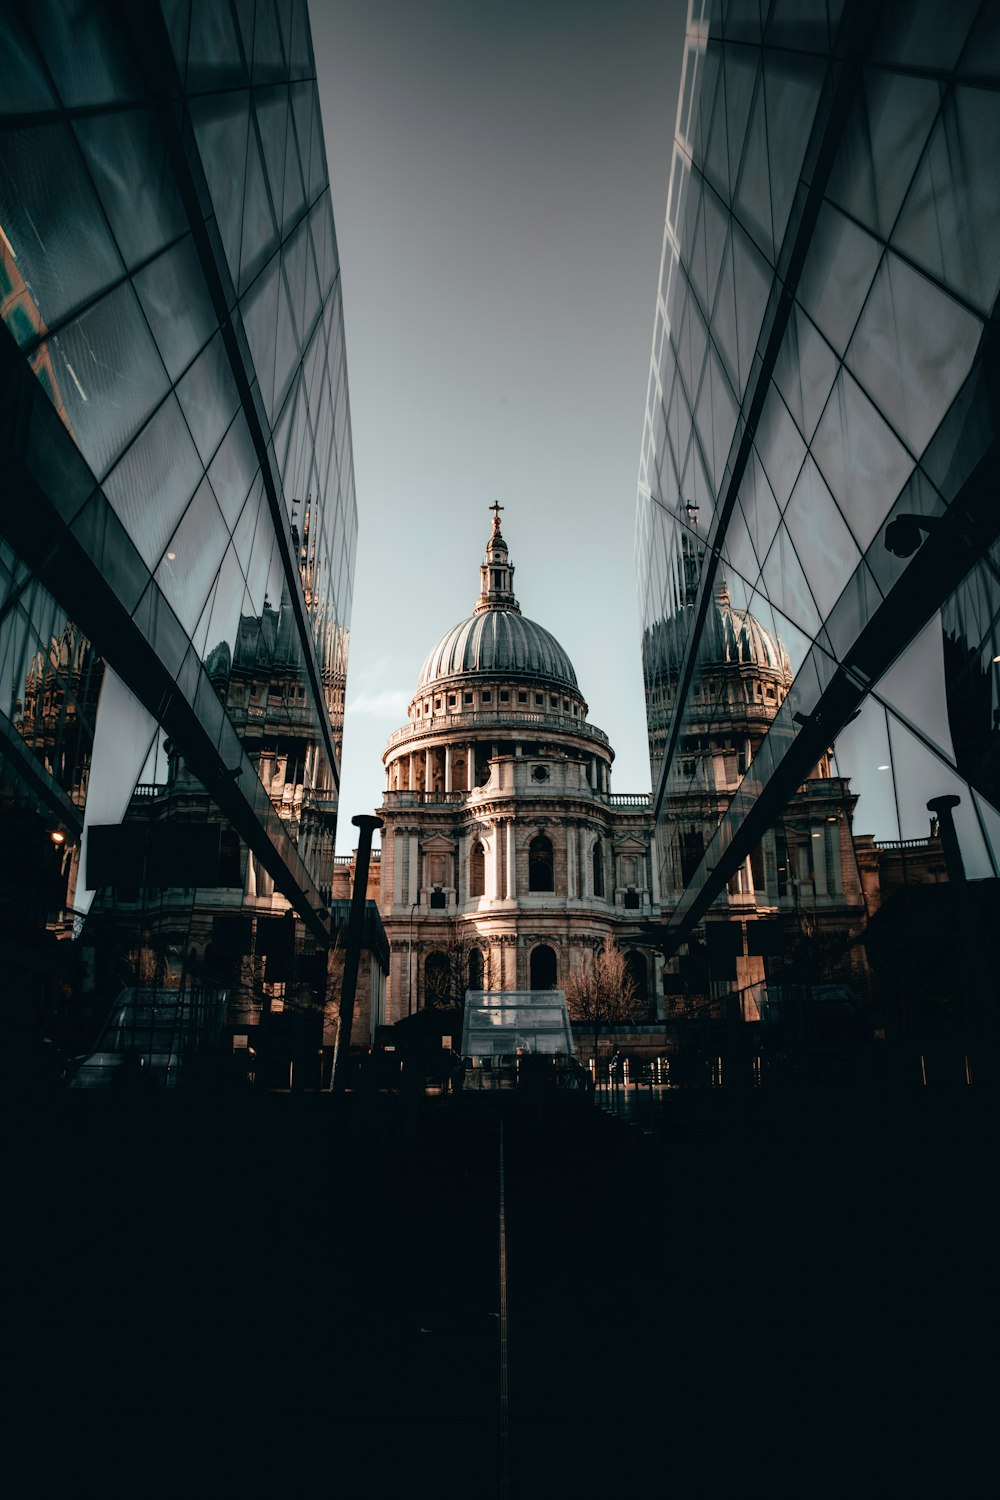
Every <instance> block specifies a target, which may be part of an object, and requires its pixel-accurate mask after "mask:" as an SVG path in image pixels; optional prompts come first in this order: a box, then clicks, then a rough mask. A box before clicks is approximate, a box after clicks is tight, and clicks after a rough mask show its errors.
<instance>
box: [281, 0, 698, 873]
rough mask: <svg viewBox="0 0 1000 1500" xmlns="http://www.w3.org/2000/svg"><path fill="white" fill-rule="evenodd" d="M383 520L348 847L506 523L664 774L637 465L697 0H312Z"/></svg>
mask: <svg viewBox="0 0 1000 1500" xmlns="http://www.w3.org/2000/svg"><path fill="white" fill-rule="evenodd" d="M310 10H311V16H312V28H313V44H314V48H315V53H316V67H317V73H318V76H319V89H320V96H321V100H322V107H323V117H324V123H325V128H326V146H327V159H328V164H329V169H330V182H331V187H332V192H333V210H334V217H335V219H336V223H337V234H338V239H339V243H340V256H341V266H342V276H343V289H344V309H345V322H346V328H347V358H348V371H349V379H350V390H351V416H352V427H353V434H354V460H355V475H356V485H357V497H358V514H359V526H360V531H359V542H358V556H357V568H356V572H355V590H354V613H353V619H352V622H351V624H352V639H351V652H350V666H349V671H348V680H347V719H346V726H345V736H344V761H343V779H342V786H341V803H340V807H341V817H340V828H339V831H338V838H337V847H338V852H340V853H346V852H348V851H349V850H350V849H351V848H352V847H353V843H354V835H355V834H356V829H354V828H353V827H352V826H351V821H350V820H351V817H352V816H353V815H354V814H355V813H358V812H367V811H370V810H371V809H372V808H373V807H375V806H377V805H378V803H379V802H380V801H381V796H382V788H383V785H384V774H383V768H382V763H381V753H382V750H383V749H384V747H385V742H386V739H387V738H388V736H389V734H390V733H391V732H392V730H393V729H395V728H397V727H398V726H399V725H400V724H403V723H405V722H406V709H407V704H408V702H409V699H410V697H411V696H412V693H413V691H414V688H415V686H416V680H417V676H418V674H419V671H420V667H421V664H422V662H423V660H424V657H425V656H426V655H427V653H428V652H429V650H430V649H431V647H432V646H433V645H434V643H435V642H436V641H437V640H438V639H439V638H440V637H441V636H442V635H443V634H444V633H445V632H446V631H447V630H448V629H450V627H451V626H452V625H454V624H456V623H457V622H458V621H459V620H461V619H463V618H464V617H466V616H468V615H469V614H470V613H471V611H472V607H473V604H474V603H475V600H476V597H477V595H478V591H479V563H480V560H481V556H482V552H483V549H484V547H485V543H486V539H487V536H488V535H489V531H490V519H491V518H490V516H489V513H488V510H487V507H488V506H489V505H490V504H491V503H492V501H493V500H494V498H498V499H499V500H500V503H501V504H502V505H503V506H504V507H505V509H504V513H503V517H502V520H503V530H504V535H505V537H506V539H507V543H508V545H509V547H510V551H511V560H512V561H513V563H514V565H515V569H516V573H515V580H514V582H515V590H516V593H517V595H518V598H519V600H520V603H521V608H522V610H523V612H524V613H525V614H526V615H528V616H529V617H530V618H532V619H534V620H537V621H538V622H539V623H540V624H542V625H544V626H545V627H546V629H548V630H550V631H551V632H552V633H553V635H555V636H556V638H557V639H558V640H559V641H560V642H561V643H562V644H563V646H565V648H566V650H567V651H568V652H569V655H570V658H571V660H572V661H573V663H574V665H575V667H576V672H577V677H578V679H579V682H580V687H581V689H582V691H583V693H584V696H585V697H586V698H587V700H588V702H589V704H590V717H591V719H592V721H593V722H594V723H595V724H598V725H599V726H600V727H601V728H602V729H604V730H605V731H606V732H607V734H608V735H609V737H610V739H611V742H612V744H613V745H614V747H615V750H616V751H617V760H616V763H615V768H614V775H613V786H614V788H615V790H617V791H620V792H624V791H645V790H647V789H648V787H649V764H648V759H647V752H646V730H645V710H644V705H643V695H642V674H641V670H640V660H639V625H638V610H637V605H636V587H635V574H634V566H633V529H634V517H635V493H636V476H637V473H638V464H639V446H640V440H641V437H642V421H643V405H644V399H645V389H646V380H647V375H648V368H649V352H650V342H651V339H652V329H653V314H654V310H655V297H656V283H657V274H658V270H659V258H660V245H661V240H662V232H663V213H664V207H665V204H666V196H667V182H668V176H669V168H670V149H671V142H672V139H673V130H674V120H675V116H676V110H677V86H678V80H679V75H680V59H681V54H682V45H683V34H684V24H685V20H686V15H687V5H686V0H683V3H682V0H667V3H665V0H659V3H652V0H624V3H619V4H618V5H616V6H614V7H611V6H607V5H596V4H589V3H579V0H577V3H552V0H533V3H528V0H524V3H521V0H514V3H503V4H494V5H487V4H485V3H482V0H464V3H459V0H366V3H364V4H359V3H358V0H311V6H310Z"/></svg>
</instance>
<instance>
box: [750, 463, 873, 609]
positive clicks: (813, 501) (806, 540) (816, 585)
mask: <svg viewBox="0 0 1000 1500" xmlns="http://www.w3.org/2000/svg"><path fill="white" fill-rule="evenodd" d="M785 524H786V526H787V527H788V531H789V533H790V535H791V538H792V541H793V542H794V544H795V549H796V552H797V553H798V556H799V558H800V559H801V561H802V566H803V568H804V569H805V574H806V577H807V578H808V580H809V584H810V587H811V590H812V593H813V594H814V596H815V598H816V601H817V603H818V604H819V607H820V611H821V613H822V614H823V615H824V616H826V615H827V614H828V612H829V611H830V610H831V609H832V608H833V605H834V604H835V602H836V600H837V598H838V596H839V595H840V592H841V590H842V589H843V588H844V585H845V584H846V583H847V580H848V578H850V576H851V574H852V573H853V572H854V569H855V568H856V567H857V565H858V563H859V562H860V560H861V559H860V553H859V551H858V548H857V545H856V544H855V541H854V538H853V537H852V535H851V533H850V531H849V529H848V527H847V525H846V523H845V521H844V518H843V516H842V515H841V514H840V511H839V510H838V509H837V506H836V505H835V504H834V500H833V496H832V495H831V494H830V491H829V490H828V489H827V487H826V485H825V484H824V482H823V478H822V476H821V474H820V472H819V470H818V469H817V467H816V465H815V463H814V462H813V460H812V458H811V457H807V458H806V461H805V463H804V464H803V466H802V472H801V474H800V475H799V478H798V482H797V484H796V486H795V489H794V491H793V493H792V498H791V499H790V500H789V502H788V509H787V510H786V512H785ZM773 597H774V596H773V595H772V598H773Z"/></svg>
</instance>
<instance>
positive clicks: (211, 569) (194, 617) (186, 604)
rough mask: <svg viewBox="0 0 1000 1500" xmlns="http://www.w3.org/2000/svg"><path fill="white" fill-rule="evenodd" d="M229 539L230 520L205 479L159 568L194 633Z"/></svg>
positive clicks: (166, 588) (170, 595) (159, 578)
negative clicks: (227, 523) (221, 509)
mask: <svg viewBox="0 0 1000 1500" xmlns="http://www.w3.org/2000/svg"><path fill="white" fill-rule="evenodd" d="M228 542H229V533H228V531H227V529H226V523H225V521H224V520H223V519H222V512H221V511H220V510H219V507H218V505H217V504H216V500H215V496H214V495H213V494H212V490H211V486H210V485H209V484H208V481H207V480H204V481H203V482H202V484H201V485H200V486H199V488H198V490H197V491H196V492H195V494H194V497H193V498H192V500H191V503H190V505H189V506H188V507H187V510H186V511H185V512H184V515H183V517H182V519H181V522H180V525H179V526H178V527H177V530H176V531H175V532H174V534H173V536H172V537H171V538H170V541H169V543H168V544H167V547H166V550H165V552H164V554H163V557H162V559H161V561H160V565H159V567H158V568H157V570H156V581H157V583H158V584H159V585H160V588H161V589H162V590H163V592H164V594H166V596H167V598H168V599H169V600H170V603H171V604H172V605H173V607H174V609H175V610H176V611H177V616H178V618H179V620H180V621H181V624H182V625H183V626H184V628H185V630H187V631H188V633H189V634H190V633H191V632H193V631H194V628H195V625H196V624H197V622H198V619H199V617H200V615H201V612H202V610H203V609H204V607H205V600H206V598H207V597H208V594H209V591H210V589H211V586H212V583H213V582H214V580H215V576H216V572H217V570H218V567H219V563H220V562H221V561H222V556H223V553H224V552H225V550H226V547H227V545H228Z"/></svg>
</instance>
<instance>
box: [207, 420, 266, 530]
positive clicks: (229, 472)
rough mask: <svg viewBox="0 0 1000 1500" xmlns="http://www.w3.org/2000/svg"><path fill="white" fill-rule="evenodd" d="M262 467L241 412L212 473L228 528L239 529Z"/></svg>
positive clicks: (213, 486)
mask: <svg viewBox="0 0 1000 1500" xmlns="http://www.w3.org/2000/svg"><path fill="white" fill-rule="evenodd" d="M259 467H260V465H259V463H258V461H257V453H256V449H255V448H254V446H253V442H252V440H251V437H250V429H249V428H248V426H247V420H246V417H245V416H244V415H243V412H242V411H240V412H238V413H237V415H236V417H235V418H234V420H233V423H232V425H231V427H230V428H229V431H228V432H227V433H226V435H225V437H224V438H223V440H222V443H221V444H220V446H219V450H218V452H217V453H216V455H215V458H214V459H213V460H212V463H211V465H210V467H209V470H208V477H209V479H210V480H211V483H212V489H213V490H214V491H215V498H216V499H217V500H218V502H219V509H220V510H221V511H222V514H223V515H224V516H225V518H226V524H227V525H228V526H235V525H236V522H237V520H238V518H239V514H240V511H241V510H242V509H243V502H244V500H245V499H246V497H247V495H248V494H249V492H250V486H251V484H252V483H253V480H254V476H255V475H256V473H257V470H258V469H259Z"/></svg>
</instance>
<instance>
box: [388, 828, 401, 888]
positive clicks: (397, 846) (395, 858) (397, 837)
mask: <svg viewBox="0 0 1000 1500" xmlns="http://www.w3.org/2000/svg"><path fill="white" fill-rule="evenodd" d="M391 839H392V904H393V906H402V904H403V834H402V830H401V829H399V828H394V829H393V830H392V834H391Z"/></svg>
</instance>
